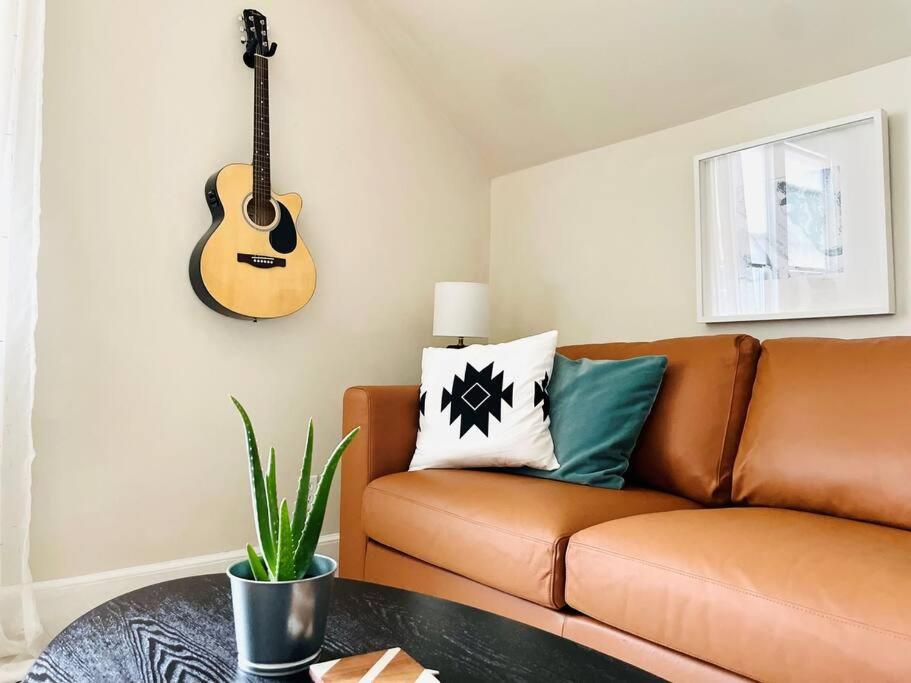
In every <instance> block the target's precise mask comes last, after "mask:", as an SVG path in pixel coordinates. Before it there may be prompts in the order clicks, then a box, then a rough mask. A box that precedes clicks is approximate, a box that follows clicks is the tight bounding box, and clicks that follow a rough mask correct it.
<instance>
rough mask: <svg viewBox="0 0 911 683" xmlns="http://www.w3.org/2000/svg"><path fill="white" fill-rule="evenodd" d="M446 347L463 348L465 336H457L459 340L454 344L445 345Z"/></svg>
mask: <svg viewBox="0 0 911 683" xmlns="http://www.w3.org/2000/svg"><path fill="white" fill-rule="evenodd" d="M446 348H447V349H464V348H465V337H459V341H458V342H457V343H455V344H450V345H449V346H447V347H446Z"/></svg>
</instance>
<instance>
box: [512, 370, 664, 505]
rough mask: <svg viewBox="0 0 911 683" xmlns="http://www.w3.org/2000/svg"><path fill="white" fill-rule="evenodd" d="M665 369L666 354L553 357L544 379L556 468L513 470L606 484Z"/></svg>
mask: <svg viewBox="0 0 911 683" xmlns="http://www.w3.org/2000/svg"><path fill="white" fill-rule="evenodd" d="M665 368H667V358H666V357H665V356H642V357H639V358H630V359H628V360H589V359H587V358H583V359H581V360H570V359H569V358H566V357H564V356H561V355H560V354H557V355H556V356H555V357H554V370H553V377H552V378H550V379H549V381H548V384H547V397H548V400H547V401H545V404H544V406H545V409H548V408H547V404H548V403H549V404H550V405H549V410H550V433H551V436H552V437H553V441H554V452H555V454H556V456H557V462H559V463H560V467H559V468H558V469H556V470H553V471H547V470H539V469H532V468H530V467H522V468H518V469H516V470H513V471H514V472H517V473H519V474H526V475H529V476H532V477H542V478H544V479H558V480H561V481H568V482H572V483H575V484H586V485H588V486H599V487H602V488H608V489H619V488H622V487H623V475H624V473H625V472H626V469H627V467H628V466H629V458H630V455H631V454H632V452H633V449H634V448H635V447H636V441H637V440H638V439H639V433H640V432H641V431H642V427H643V426H644V425H645V421H646V419H647V418H648V415H649V412H651V410H652V405H653V404H654V403H655V398H657V396H658V389H659V388H660V387H661V380H662V378H663V377H664V370H665Z"/></svg>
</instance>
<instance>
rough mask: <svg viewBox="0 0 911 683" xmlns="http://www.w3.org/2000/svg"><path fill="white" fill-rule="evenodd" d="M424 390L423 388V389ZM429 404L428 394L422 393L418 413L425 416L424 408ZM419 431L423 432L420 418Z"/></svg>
mask: <svg viewBox="0 0 911 683" xmlns="http://www.w3.org/2000/svg"><path fill="white" fill-rule="evenodd" d="M421 388H422V389H423V387H421ZM426 404H427V392H426V391H422V392H421V397H420V398H419V399H418V412H419V413H420V414H421V415H422V416H423V415H424V406H425V405H426ZM418 431H421V420H420V418H418Z"/></svg>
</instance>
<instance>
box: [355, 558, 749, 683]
mask: <svg viewBox="0 0 911 683" xmlns="http://www.w3.org/2000/svg"><path fill="white" fill-rule="evenodd" d="M364 578H365V580H367V581H373V582H374V583H381V584H383V585H386V586H393V587H394V588H404V589H406V590H413V591H418V592H420V593H426V594H427V595H434V596H436V597H438V598H444V599H446V600H454V601H455V602H460V603H462V604H463V605H471V606H472V607H477V608H478V609H483V610H487V611H488V612H493V613H495V614H499V615H501V616H504V617H507V618H509V619H515V620H516V621H521V622H522V623H524V624H530V625H531V626H536V627H537V628H540V629H543V630H545V631H549V632H550V633H554V634H556V635H563V636H564V637H566V638H569V639H570V640H574V641H576V642H577V643H581V644H582V645H585V646H587V647H590V648H592V649H595V650H599V651H601V652H604V653H605V654H608V655H610V656H612V657H617V658H618V659H622V660H623V661H625V662H629V663H630V664H633V665H634V666H638V667H639V668H641V669H645V670H646V671H650V672H652V673H653V674H656V675H657V676H661V677H663V678H666V679H667V680H669V681H677V682H678V683H690V682H692V683H728V682H731V683H733V682H734V681H738V682H741V683H742V682H743V681H744V680H745V679H743V678H741V677H739V676H736V675H734V674H731V673H729V672H727V671H724V670H722V669H719V668H718V667H715V666H712V665H711V664H706V663H705V662H700V661H699V660H698V659H693V658H692V657H687V656H686V655H683V654H680V653H679V652H674V651H673V650H669V649H668V648H665V647H661V646H660V645H655V644H654V643H650V642H648V641H647V640H642V639H641V638H637V637H636V636H632V635H630V634H628V633H624V632H623V631H618V630H617V629H615V628H611V627H610V626H607V625H605V624H602V623H599V622H597V621H595V620H593V619H589V618H588V617H586V616H583V615H580V614H577V613H575V612H572V611H567V610H566V609H563V610H553V609H549V608H547V607H542V606H540V605H536V604H535V603H533V602H528V601H527V600H523V599H522V598H517V597H515V596H513V595H508V594H507V593H503V592H502V591H498V590H496V589H493V588H490V587H489V586H485V585H483V584H480V583H477V582H476V581H472V580H471V579H466V578H465V577H463V576H459V575H458V574H453V573H452V572H448V571H446V570H445V569H440V568H439V567H434V566H433V565H431V564H427V563H426V562H421V561H420V560H417V559H415V558H413V557H409V556H408V555H403V554H402V553H399V552H396V551H395V550H391V549H390V548H386V547H385V546H382V545H379V544H378V543H375V542H373V541H368V542H367V563H366V568H365V574H364Z"/></svg>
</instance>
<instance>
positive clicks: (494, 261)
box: [490, 59, 911, 344]
mask: <svg viewBox="0 0 911 683" xmlns="http://www.w3.org/2000/svg"><path fill="white" fill-rule="evenodd" d="M690 96H692V97H699V93H698V92H693V93H691V94H690ZM877 108H882V109H885V110H886V111H887V112H888V114H889V127H890V134H891V143H890V148H891V150H890V151H891V157H892V159H891V162H892V215H893V233H894V249H895V266H896V267H895V272H896V299H897V310H898V313H897V314H896V315H892V316H878V317H866V318H843V319H837V318H830V319H817V320H800V321H779V322H764V323H732V324H724V325H704V324H700V323H697V322H696V310H695V305H696V304H695V302H696V266H695V243H694V218H693V211H694V209H693V156H694V155H696V154H699V153H703V152H708V151H711V150H714V149H719V148H722V147H726V146H729V145H733V144H736V143H740V142H745V141H749V140H752V139H756V138H760V137H764V136H767V135H773V134H776V133H782V132H785V131H788V130H792V129H795V128H799V127H802V126H806V125H811V124H815V123H820V122H823V121H826V120H830V119H835V118H838V117H841V116H845V115H849V114H855V113H860V112H863V111H867V110H871V109H877ZM909 111H911V59H903V60H900V61H897V62H892V63H889V64H886V65H883V66H879V67H876V68H873V69H869V70H867V71H863V72H860V73H857V74H853V75H850V76H846V77H843V78H839V79H836V80H832V81H828V82H825V83H822V84H819V85H815V86H811V87H809V88H805V89H802V90H798V91H795V92H791V93H787V94H785V95H781V96H778V97H774V98H771V99H767V100H763V101H760V102H756V103H753V104H750V105H747V106H744V107H741V108H739V109H734V110H731V111H727V112H724V113H721V114H718V115H715V116H711V117H709V118H705V119H701V120H699V121H695V122H693V123H689V124H686V125H682V126H678V127H675V128H670V129H667V130H664V131H660V132H657V133H654V134H651V135H646V136H643V137H639V138H635V139H632V140H628V141H625V142H621V143H618V144H615V145H610V146H608V147H602V148H600V149H596V150H592V151H590V152H585V153H583V154H579V155H575V156H571V157H566V158H564V159H559V160H557V161H553V162H551V163H547V164H544V165H541V166H536V167H533V168H529V169H526V170H522V171H518V172H516V173H512V174H509V175H505V176H502V177H499V178H496V179H495V180H494V181H493V183H492V188H491V207H492V208H491V255H490V273H491V288H492V292H493V294H492V299H493V310H492V321H493V325H494V332H495V336H496V337H497V338H500V339H503V338H509V337H516V336H521V335H524V334H529V333H532V332H537V331H541V330H546V329H554V328H555V329H558V330H559V331H560V342H561V343H564V344H565V343H575V342H589V341H600V340H605V341H606V340H623V339H651V338H661V337H670V336H678V335H700V334H715V333H722V332H731V331H735V330H743V331H746V332H749V333H750V334H753V335H756V336H758V337H761V338H764V337H774V336H789V335H823V336H844V337H861V336H875V335H888V334H908V333H909V332H911V311H909V301H908V289H909V249H911V243H909V239H908V228H909V215H908V190H909V188H908V183H909V178H908V153H909V149H908V115H909Z"/></svg>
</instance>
